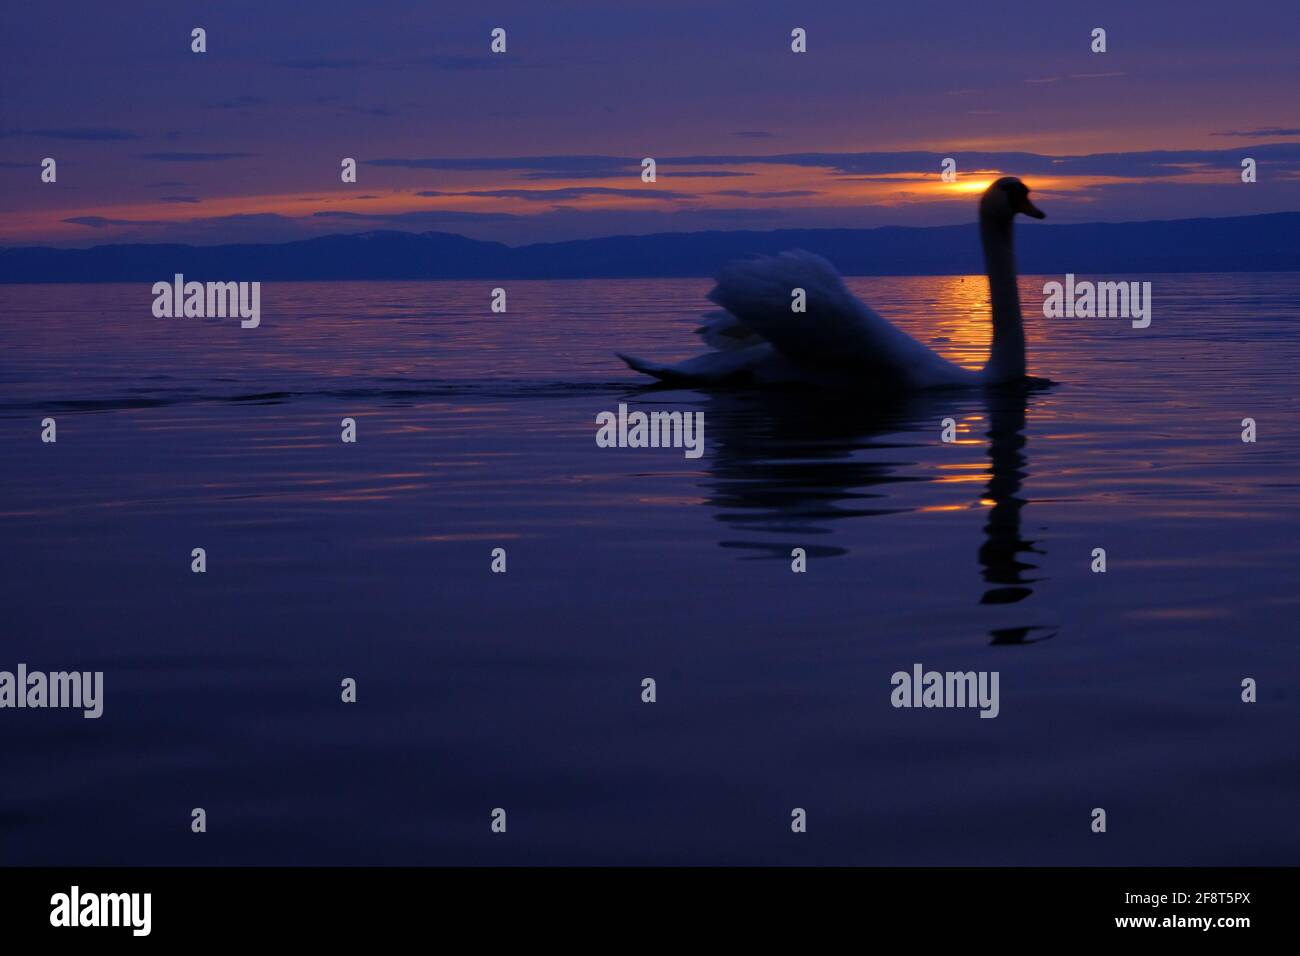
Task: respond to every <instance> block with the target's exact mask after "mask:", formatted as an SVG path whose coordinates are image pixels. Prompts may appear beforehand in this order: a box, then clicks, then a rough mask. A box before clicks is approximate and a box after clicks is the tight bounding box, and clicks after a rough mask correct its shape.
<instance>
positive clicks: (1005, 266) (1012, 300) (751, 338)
mask: <svg viewBox="0 0 1300 956" xmlns="http://www.w3.org/2000/svg"><path fill="white" fill-rule="evenodd" d="M1016 213H1024V214H1025V215H1026V216H1032V217H1034V218H1035V219H1043V218H1045V214H1044V213H1043V212H1042V211H1041V210H1039V209H1038V208H1037V207H1036V206H1035V205H1034V204H1033V203H1031V202H1030V201H1029V188H1028V187H1027V186H1025V184H1024V183H1022V182H1021V181H1020V180H1019V179H1016V178H1014V177H1010V176H1008V177H1005V178H1003V179H999V180H998V181H997V182H995V183H993V185H991V186H990V187H989V188H988V189H987V190H985V191H984V195H983V197H981V199H980V207H979V217H980V239H981V241H982V242H983V245H984V264H985V268H986V270H987V272H988V276H989V292H990V298H991V301H992V307H993V346H992V349H991V351H990V355H989V360H988V364H986V365H985V366H984V368H983V369H982V370H981V371H978V372H974V371H971V370H970V369H965V368H962V367H961V366H959V365H954V364H953V363H952V362H949V361H948V360H947V359H945V358H943V357H942V356H940V355H938V354H937V353H935V352H934V351H933V350H932V349H929V348H927V347H926V346H924V345H922V344H921V343H920V342H918V341H916V339H914V338H912V337H911V336H910V335H908V334H907V333H906V332H903V331H902V330H900V329H897V328H895V327H894V326H893V325H891V324H890V323H889V322H888V321H887V320H886V319H884V318H882V317H881V316H880V315H878V314H877V313H876V312H875V311H873V310H872V309H871V308H870V307H869V306H867V305H866V304H865V303H864V302H862V301H861V300H860V299H858V298H856V297H855V296H854V295H853V294H852V293H851V292H849V290H848V289H846V288H845V287H844V280H843V279H841V278H840V275H839V273H838V272H836V271H835V267H834V266H832V265H831V264H830V263H829V262H827V261H826V260H825V259H823V258H821V257H820V256H816V255H813V254H812V253H810V252H784V253H782V254H781V255H779V256H765V257H762V258H758V259H750V260H746V261H740V262H733V263H731V264H730V265H728V266H727V267H726V268H725V269H723V270H722V274H721V275H720V276H719V277H718V284H717V286H716V287H715V288H714V289H713V291H712V292H710V293H709V298H710V299H711V300H712V301H713V302H715V303H717V304H718V305H720V306H722V307H723V308H724V309H726V312H716V313H711V314H710V315H709V316H708V321H707V322H705V324H704V325H703V326H701V327H700V329H699V330H698V331H699V334H700V335H701V336H703V338H704V341H705V342H707V343H708V344H709V345H711V346H713V348H714V351H712V352H706V353H704V354H703V355H698V356H696V357H695V358H692V359H687V360H686V361H684V362H679V363H678V364H676V365H661V364H658V363H655V362H646V361H642V360H639V359H635V358H631V357H629V356H627V355H623V354H622V353H616V354H617V355H618V357H619V358H621V359H622V360H623V361H624V362H626V363H627V364H628V365H629V366H630V367H632V368H633V369H636V370H637V371H638V372H644V373H646V374H647V375H653V376H654V377H655V378H658V379H662V380H664V381H668V382H681V383H684V384H702V385H703V384H718V383H723V382H731V381H747V382H750V383H752V384H756V385H769V384H785V383H807V384H814V385H824V386H838V387H852V388H877V389H888V390H893V391H902V390H911V389H924V388H954V387H969V386H980V385H1000V384H1003V383H1006V382H1012V381H1016V380H1019V379H1023V378H1024V377H1025V333H1024V329H1023V327H1022V325H1021V318H1020V294H1019V292H1018V291H1017V289H1016V264H1015V257H1014V254H1013V250H1012V242H1011V221H1012V219H1013V218H1014V217H1015V215H1016ZM796 288H799V289H803V290H804V291H805V293H806V301H807V311H806V312H804V313H796V312H794V311H793V310H792V308H791V303H792V301H793V299H792V293H793V290H794V289H796Z"/></svg>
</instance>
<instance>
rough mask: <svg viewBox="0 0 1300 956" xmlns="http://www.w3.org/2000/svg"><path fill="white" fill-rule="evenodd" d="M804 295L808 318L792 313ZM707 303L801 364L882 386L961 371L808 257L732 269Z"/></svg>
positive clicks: (930, 380) (789, 255) (798, 254)
mask: <svg viewBox="0 0 1300 956" xmlns="http://www.w3.org/2000/svg"><path fill="white" fill-rule="evenodd" d="M795 289H803V290H804V295H805V301H806V309H807V311H806V312H795V311H793V308H792V304H793V302H794V295H793V293H794V290H795ZM709 298H710V299H711V300H713V301H714V302H716V303H717V304H718V305H720V306H722V307H723V308H724V309H726V310H727V311H728V312H730V313H731V314H732V315H733V316H735V317H736V318H737V319H739V320H740V322H741V323H742V324H743V325H744V327H745V328H747V329H750V330H751V331H753V332H755V333H757V334H758V335H760V336H762V337H763V338H764V339H766V340H767V341H769V342H771V343H772V345H773V346H774V347H775V348H776V349H777V350H778V351H780V352H781V353H783V354H784V355H786V356H787V357H789V358H790V359H792V360H794V361H795V362H798V363H799V364H801V365H807V366H814V367H822V368H826V369H850V370H861V371H862V372H863V373H864V374H866V375H873V376H878V377H879V378H880V379H881V381H882V383H883V382H885V381H887V380H902V381H905V382H907V383H908V384H915V385H930V384H935V381H934V380H935V379H936V378H940V379H942V378H945V377H952V376H953V374H954V372H956V373H962V374H967V373H964V370H961V369H958V368H957V367H956V366H954V365H952V364H951V363H949V362H948V361H946V360H945V359H943V358H941V357H940V356H938V355H936V354H935V353H934V352H933V351H931V350H930V349H929V348H927V347H926V346H924V345H922V344H921V343H920V342H918V341H916V339H914V338H912V337H911V336H910V335H908V334H907V333H906V332H903V331H902V330H900V329H897V328H895V327H894V326H893V325H891V324H890V323H889V322H888V321H887V320H885V319H883V318H881V316H880V315H878V314H877V313H876V312H874V311H873V310H872V309H871V308H870V307H868V306H867V305H866V304H865V303H863V302H862V301H861V300H860V299H858V298H857V297H856V296H854V295H853V294H852V293H851V292H849V290H848V289H847V288H845V286H844V280H843V279H841V278H840V275H839V273H838V272H836V271H835V267H834V266H832V265H831V264H830V263H829V262H827V261H826V260H825V259H823V258H822V257H821V256H817V255H814V254H812V253H811V252H802V251H794V252H783V253H781V255H779V256H766V257H763V258H758V259H748V260H742V261H738V262H733V263H731V264H729V265H728V266H727V267H726V268H725V269H723V270H722V274H721V275H720V276H719V277H718V284H717V286H716V287H714V289H713V291H712V292H710V293H709Z"/></svg>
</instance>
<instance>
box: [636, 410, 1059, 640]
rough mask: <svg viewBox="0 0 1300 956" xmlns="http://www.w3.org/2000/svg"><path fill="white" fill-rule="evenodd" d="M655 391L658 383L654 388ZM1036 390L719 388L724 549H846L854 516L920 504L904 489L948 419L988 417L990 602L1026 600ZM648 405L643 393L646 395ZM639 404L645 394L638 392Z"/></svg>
mask: <svg viewBox="0 0 1300 956" xmlns="http://www.w3.org/2000/svg"><path fill="white" fill-rule="evenodd" d="M652 391H656V390H652ZM1035 391H1036V389H1035V388H1034V387H1030V386H1019V385H1018V386H1011V387H1002V388H998V389H987V390H982V391H978V392H969V391H968V392H951V393H946V394H943V393H938V394H937V393H914V394H911V395H899V396H892V397H876V396H873V397H871V398H869V399H864V398H860V397H852V398H846V396H844V395H834V394H827V393H799V392H787V393H771V392H756V391H715V392H711V393H708V394H707V395H705V396H704V404H703V405H702V407H703V410H704V416H705V420H706V421H707V422H708V429H709V434H708V453H707V457H706V459H705V460H706V461H707V462H708V465H709V473H708V476H707V477H706V479H705V481H704V487H705V489H706V491H707V495H706V504H707V505H708V507H710V508H712V509H714V512H715V514H714V517H715V518H716V520H717V521H719V522H721V523H722V524H723V525H724V526H726V528H727V529H728V530H729V532H734V533H728V534H725V535H724V536H722V538H721V540H720V541H719V545H720V546H721V547H723V548H728V549H732V550H736V551H740V552H749V557H752V558H760V559H771V560H785V561H788V560H790V552H791V549H792V548H794V547H801V548H804V549H805V551H806V552H807V554H808V556H809V557H810V558H817V557H821V558H829V557H836V556H840V555H845V554H848V553H849V551H850V550H851V548H852V543H851V542H852V538H851V537H850V533H851V534H852V535H854V536H857V535H862V534H870V533H871V531H872V528H871V527H870V525H864V524H860V523H855V524H854V525H852V526H851V525H850V524H849V523H847V522H846V519H850V518H870V517H876V516H882V515H891V514H898V513H902V512H907V511H912V510H916V509H915V508H914V507H913V506H912V505H911V504H909V503H906V499H908V498H909V496H907V495H905V494H902V493H900V490H899V489H898V488H897V487H896V486H898V485H901V484H904V483H910V482H925V481H929V480H932V479H931V478H929V477H927V476H925V475H924V474H922V473H921V472H920V469H919V468H918V466H917V456H916V455H915V454H914V453H913V452H912V449H915V448H920V447H922V446H924V445H926V444H927V443H930V442H932V441H934V440H936V439H935V437H934V436H937V435H938V430H939V422H940V421H941V420H942V419H943V418H944V417H948V416H952V417H957V418H958V419H959V420H960V419H962V418H966V419H969V418H972V417H980V416H983V417H984V418H985V419H986V420H987V422H988V430H987V433H986V435H985V436H984V437H986V438H987V440H988V457H989V464H990V469H989V472H990V473H989V478H988V481H987V483H986V484H984V485H983V489H982V494H981V496H980V497H981V499H982V500H983V503H984V504H985V505H987V506H988V515H987V520H986V522H985V524H984V527H983V539H982V541H981V542H980V543H979V546H978V550H977V562H978V568H979V573H980V575H981V577H982V579H983V581H984V582H985V584H986V585H987V587H986V588H985V590H984V592H983V595H982V596H981V598H980V600H979V603H980V604H982V605H1017V604H1019V603H1021V602H1023V601H1024V600H1025V599H1026V598H1028V597H1030V595H1031V594H1032V593H1033V589H1034V586H1035V585H1036V584H1037V583H1038V582H1039V581H1040V580H1041V577H1040V576H1038V575H1037V574H1036V572H1037V571H1038V568H1037V565H1036V564H1035V563H1034V561H1033V560H1032V559H1033V558H1034V557H1035V556H1037V555H1041V554H1042V553H1043V552H1042V551H1041V550H1039V549H1038V548H1037V547H1036V544H1035V542H1034V541H1030V540H1026V539H1025V537H1024V536H1023V533H1022V530H1021V524H1022V521H1021V513H1022V511H1023V509H1024V507H1025V504H1026V499H1025V498H1024V497H1023V495H1022V485H1023V482H1024V480H1025V478H1026V476H1027V474H1028V460H1027V457H1026V440H1025V419H1026V411H1027V407H1028V405H1029V403H1030V402H1031V401H1032V400H1033V395H1034V392H1035ZM642 399H643V400H644V395H643V396H642ZM634 400H635V399H634ZM1055 630H1056V628H1055V627H1054V626H1052V625H1045V624H1039V623H1037V622H1035V623H1033V624H1027V625H1021V626H1016V627H999V628H997V629H994V630H992V631H991V632H990V633H991V634H992V637H993V643H995V644H1016V643H1033V642H1035V641H1039V640H1044V639H1046V638H1048V637H1051V636H1053V635H1054V634H1055Z"/></svg>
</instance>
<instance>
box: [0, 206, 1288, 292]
mask: <svg viewBox="0 0 1300 956" xmlns="http://www.w3.org/2000/svg"><path fill="white" fill-rule="evenodd" d="M784 249H807V250H809V251H811V252H816V253H819V254H821V255H823V256H825V257H826V258H827V259H829V260H830V261H831V262H833V263H834V264H835V265H836V267H837V268H839V270H840V271H841V272H843V273H844V274H846V275H968V274H972V273H979V272H982V271H983V262H982V259H981V253H980V246H979V237H978V233H977V230H976V228H975V225H974V224H973V223H972V224H970V225H962V226H934V227H928V228H909V227H893V226H891V227H884V228H879V229H783V230H776V231H773V232H686V233H659V234H656V235H647V236H609V237H607V238H602V239H581V240H574V241H570V242H545V243H536V244H533V245H527V246H514V247H512V246H507V245H504V244H502V243H499V242H480V241H478V240H475V239H467V238H465V237H464V236H458V235H453V234H450V233H445V232H426V233H407V232H366V233H359V234H355V235H336V236H323V237H321V238H318V239H305V240H301V241H297V242H285V243H278V244H242V245H226V246H185V245H108V246H95V247H94V248H91V249H49V248H41V247H20V248H7V249H0V283H16V282H149V283H153V282H158V281H170V280H171V278H172V276H173V274H175V273H177V272H180V273H183V274H184V275H185V277H186V278H187V279H196V280H199V281H208V280H221V281H236V280H238V281H253V280H260V281H277V280H278V281H295V280H301V281H322V280H332V279H492V280H495V279H578V278H607V277H608V278H613V277H663V276H712V275H714V274H716V273H717V271H718V270H719V268H720V267H721V266H722V265H723V264H724V263H725V262H727V261H728V260H729V259H734V258H737V257H742V256H748V255H754V254H756V253H776V252H780V251H782V250H784ZM1017 255H1018V258H1019V262H1020V271H1021V272H1022V273H1026V274H1052V275H1055V274H1063V273H1066V272H1073V273H1076V274H1088V273H1093V274H1105V275H1111V274H1116V273H1153V272H1260V271H1298V270H1300V212H1281V213H1271V214H1268V215H1262V216H1239V217H1233V218H1227V219H1177V220H1169V221H1161V222H1122V223H1085V224H1079V225H1074V224H1063V225H1049V224H1044V225H1039V224H1038V223H1033V224H1027V225H1022V226H1021V227H1020V229H1019V230H1018V233H1017Z"/></svg>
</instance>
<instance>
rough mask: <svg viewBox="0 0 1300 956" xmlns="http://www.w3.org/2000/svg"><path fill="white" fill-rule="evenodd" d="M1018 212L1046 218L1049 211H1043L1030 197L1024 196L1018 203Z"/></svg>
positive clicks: (1032, 216) (1037, 217)
mask: <svg viewBox="0 0 1300 956" xmlns="http://www.w3.org/2000/svg"><path fill="white" fill-rule="evenodd" d="M1016 212H1022V213H1024V214H1025V215H1026V216H1029V217H1031V218H1033V219H1046V218H1047V213H1045V212H1043V211H1042V210H1041V209H1039V208H1038V207H1037V206H1035V205H1034V204H1033V203H1031V202H1030V201H1029V197H1028V196H1025V197H1023V198H1022V199H1021V200H1020V201H1019V202H1017V203H1016Z"/></svg>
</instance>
